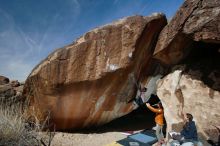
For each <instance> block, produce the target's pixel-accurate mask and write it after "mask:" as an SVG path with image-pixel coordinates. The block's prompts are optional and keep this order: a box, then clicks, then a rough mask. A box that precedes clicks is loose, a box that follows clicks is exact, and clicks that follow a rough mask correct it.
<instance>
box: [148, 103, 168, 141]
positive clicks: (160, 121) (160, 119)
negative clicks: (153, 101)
mask: <svg viewBox="0 0 220 146" xmlns="http://www.w3.org/2000/svg"><path fill="white" fill-rule="evenodd" d="M146 106H147V107H148V108H149V109H150V110H151V111H152V112H154V113H156V117H155V122H156V136H157V139H158V142H159V143H162V142H163V140H164V136H163V132H162V129H163V125H164V115H163V106H162V103H161V102H159V103H158V104H157V107H158V108H154V107H152V106H151V105H150V104H149V103H146Z"/></svg>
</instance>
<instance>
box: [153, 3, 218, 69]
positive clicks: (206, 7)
mask: <svg viewBox="0 0 220 146" xmlns="http://www.w3.org/2000/svg"><path fill="white" fill-rule="evenodd" d="M219 21H220V1H219V0H186V1H185V2H184V3H183V5H182V6H181V8H180V9H179V10H178V11H177V13H176V14H175V16H174V17H173V18H172V19H171V21H170V22H169V24H168V25H167V26H166V27H165V28H164V29H163V30H162V31H161V33H160V36H159V40H158V42H157V45H156V48H155V52H154V58H157V59H159V60H161V61H162V62H163V63H165V64H168V65H173V64H177V63H178V62H179V61H181V60H182V59H183V58H185V57H186V56H187V55H188V54H189V52H190V50H191V48H192V47H191V46H192V44H193V42H194V41H201V42H205V43H216V44H220V29H219V28H220V23H219Z"/></svg>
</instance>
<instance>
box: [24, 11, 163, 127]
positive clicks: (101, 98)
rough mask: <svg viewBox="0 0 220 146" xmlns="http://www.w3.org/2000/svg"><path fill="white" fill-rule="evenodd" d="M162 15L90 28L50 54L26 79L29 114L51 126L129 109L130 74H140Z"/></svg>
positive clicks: (93, 121)
mask: <svg viewBox="0 0 220 146" xmlns="http://www.w3.org/2000/svg"><path fill="white" fill-rule="evenodd" d="M165 25H166V18H165V16H164V15H162V14H155V15H152V16H149V17H142V16H133V17H128V18H125V19H121V20H119V21H116V22H114V23H112V24H110V25H106V26H103V27H100V28H97V29H94V30H92V31H90V32H88V33H86V34H85V35H83V36H82V37H80V38H79V39H77V40H76V41H75V42H74V43H73V44H71V45H68V46H66V47H64V48H61V49H58V50H56V51H55V52H53V53H52V54H50V55H49V56H48V57H47V58H46V59H45V60H43V61H42V62H41V63H40V64H39V65H38V66H36V67H35V68H34V70H33V71H32V73H31V74H30V75H29V77H28V78H27V80H26V83H25V87H24V94H25V96H26V97H27V99H28V100H30V106H29V110H28V116H30V117H31V115H32V114H34V116H35V117H37V119H38V120H39V121H44V120H45V118H46V116H47V115H48V113H49V119H50V123H52V124H54V126H55V128H56V129H57V130H65V129H80V128H84V127H90V126H94V125H95V126H97V125H102V124H104V123H107V122H109V121H111V120H113V119H115V118H118V117H120V116H123V115H125V114H127V113H129V112H130V111H132V110H133V109H134V108H135V106H134V105H133V104H132V102H128V101H130V100H131V99H132V98H133V97H135V94H136V89H135V84H134V82H132V76H135V77H136V78H140V77H141V75H142V74H141V72H142V70H143V66H146V64H147V63H148V61H149V59H150V58H151V56H152V53H153V49H154V46H155V43H156V40H157V36H158V34H159V32H160V31H161V29H162V28H163V27H164V26H165Z"/></svg>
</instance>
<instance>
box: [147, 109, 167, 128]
mask: <svg viewBox="0 0 220 146" xmlns="http://www.w3.org/2000/svg"><path fill="white" fill-rule="evenodd" d="M148 108H149V109H150V110H151V111H152V112H155V113H156V117H155V122H156V123H157V124H158V125H161V126H162V125H163V124H164V120H163V109H162V108H158V109H156V108H153V107H152V106H150V105H149V106H148Z"/></svg>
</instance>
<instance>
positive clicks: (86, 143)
mask: <svg viewBox="0 0 220 146" xmlns="http://www.w3.org/2000/svg"><path fill="white" fill-rule="evenodd" d="M126 137H127V136H126V135H124V134H122V133H121V132H106V133H98V134H96V133H92V134H70V133H61V132H59V133H56V134H55V136H54V138H53V140H52V142H51V145H52V146H104V145H107V144H110V143H112V142H114V141H117V140H121V139H124V138H126Z"/></svg>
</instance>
